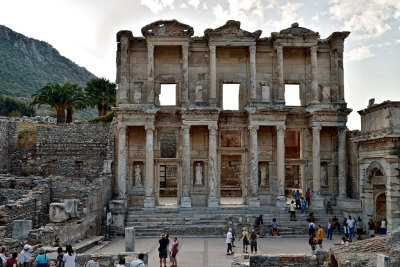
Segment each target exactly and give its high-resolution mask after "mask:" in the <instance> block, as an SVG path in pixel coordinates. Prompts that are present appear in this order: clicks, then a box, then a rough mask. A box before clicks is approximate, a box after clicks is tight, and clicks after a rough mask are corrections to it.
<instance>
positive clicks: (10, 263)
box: [6, 252, 27, 267]
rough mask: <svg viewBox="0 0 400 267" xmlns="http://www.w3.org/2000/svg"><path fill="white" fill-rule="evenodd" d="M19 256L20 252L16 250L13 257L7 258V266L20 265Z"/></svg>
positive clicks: (15, 266)
mask: <svg viewBox="0 0 400 267" xmlns="http://www.w3.org/2000/svg"><path fill="white" fill-rule="evenodd" d="M17 257H18V252H14V253H13V254H12V255H11V258H9V259H8V260H7V262H6V266H7V267H17V266H18V261H17ZM21 266H23V265H22V264H21ZM25 266H27V265H25Z"/></svg>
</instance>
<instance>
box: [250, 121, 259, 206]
mask: <svg viewBox="0 0 400 267" xmlns="http://www.w3.org/2000/svg"><path fill="white" fill-rule="evenodd" d="M257 130H258V125H250V126H249V133H250V178H251V197H250V199H249V207H260V199H259V197H258V144H257Z"/></svg>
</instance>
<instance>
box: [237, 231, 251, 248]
mask: <svg viewBox="0 0 400 267" xmlns="http://www.w3.org/2000/svg"><path fill="white" fill-rule="evenodd" d="M240 239H242V243H243V253H249V252H248V248H249V244H250V240H249V232H247V227H243V231H242V234H241V235H240V238H239V240H240Z"/></svg>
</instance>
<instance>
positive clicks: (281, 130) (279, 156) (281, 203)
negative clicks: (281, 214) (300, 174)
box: [276, 125, 287, 208]
mask: <svg viewBox="0 0 400 267" xmlns="http://www.w3.org/2000/svg"><path fill="white" fill-rule="evenodd" d="M285 130H286V127H285V125H277V126H276V134H277V138H276V141H277V145H276V147H277V150H276V167H277V178H278V196H277V200H276V206H277V207H278V208H284V207H286V204H287V203H286V197H285Z"/></svg>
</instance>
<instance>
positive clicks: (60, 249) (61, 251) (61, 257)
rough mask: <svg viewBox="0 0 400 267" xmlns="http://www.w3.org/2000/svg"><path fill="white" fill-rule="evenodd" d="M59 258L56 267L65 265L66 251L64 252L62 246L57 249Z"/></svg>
mask: <svg viewBox="0 0 400 267" xmlns="http://www.w3.org/2000/svg"><path fill="white" fill-rule="evenodd" d="M57 253H58V255H57V259H56V267H64V262H63V258H64V253H63V249H62V247H59V248H58V249H57Z"/></svg>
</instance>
